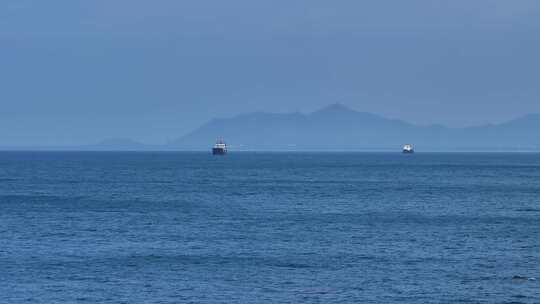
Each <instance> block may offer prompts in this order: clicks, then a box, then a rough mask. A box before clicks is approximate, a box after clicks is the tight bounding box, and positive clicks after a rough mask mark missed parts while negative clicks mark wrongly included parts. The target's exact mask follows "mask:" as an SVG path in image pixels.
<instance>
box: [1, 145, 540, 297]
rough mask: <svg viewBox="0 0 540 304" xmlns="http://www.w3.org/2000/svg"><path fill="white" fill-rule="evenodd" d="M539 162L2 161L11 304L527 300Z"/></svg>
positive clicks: (243, 156)
mask: <svg viewBox="0 0 540 304" xmlns="http://www.w3.org/2000/svg"><path fill="white" fill-rule="evenodd" d="M539 193H540V155H539V154H480V153H477V154H444V153H439V154H429V153H417V154H415V155H402V154H398V153H231V154H229V155H228V156H226V157H212V156H211V155H209V153H90V152H89V153H86V152H85V153H77V152H73V153H62V152H48V153H42V152H1V153H0V235H1V239H0V269H1V271H0V282H2V284H0V295H2V301H5V302H6V303H70V302H71V303H73V302H89V303H98V302H99V303H103V302H108V303H178V302H185V303H190V302H191V303H538V302H540V296H539V293H538V291H539V290H540V205H539V199H538V194H539Z"/></svg>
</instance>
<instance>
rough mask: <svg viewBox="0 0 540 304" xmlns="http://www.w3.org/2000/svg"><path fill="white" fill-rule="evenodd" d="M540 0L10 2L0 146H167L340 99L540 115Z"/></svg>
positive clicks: (0, 53)
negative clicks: (221, 126) (244, 117)
mask: <svg viewBox="0 0 540 304" xmlns="http://www.w3.org/2000/svg"><path fill="white" fill-rule="evenodd" d="M539 37H540V1H537V0H519V1H508V0H489V1H488V0H475V1H471V0H447V1H438V0H424V1H419V0H408V1H403V0H394V1H391V0H364V1H358V0H340V1H322V0H274V1H254V0H228V1H222V0H215V1H210V0H193V1H190V0H183V1H178V0H155V1H147V0H92V1H83V0H48V1H43V0H33V1H30V0H3V1H1V2H0V145H1V146H6V145H78V144H86V143H93V142H97V141H100V140H102V139H105V138H111V137H122V138H132V139H135V140H138V141H141V142H145V143H151V144H158V143H165V142H168V141H171V140H174V139H176V138H178V137H180V136H182V135H184V134H186V133H188V132H189V131H191V130H192V129H194V128H196V127H197V126H199V125H201V124H202V123H204V122H205V121H207V120H209V119H212V118H215V117H230V116H234V115H237V114H240V113H246V112H253V111H265V112H295V111H300V112H306V113H309V112H311V111H314V110H317V109H318V108H321V107H324V106H325V105H328V104H332V103H336V102H339V103H342V104H344V105H347V106H349V107H351V108H353V109H355V110H358V111H364V112H372V113H376V114H380V115H382V116H385V117H390V118H400V119H403V120H406V121H409V122H413V123H417V124H434V123H435V124H444V125H448V126H452V127H462V126H470V125H479V124H486V123H498V122H502V121H506V120H510V119H514V118H516V117H519V116H522V115H525V114H529V113H540V77H539V76H540V57H539V55H538V54H540V38H539Z"/></svg>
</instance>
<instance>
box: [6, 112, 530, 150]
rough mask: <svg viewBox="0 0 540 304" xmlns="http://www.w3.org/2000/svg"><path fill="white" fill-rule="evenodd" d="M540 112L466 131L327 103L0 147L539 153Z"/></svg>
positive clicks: (7, 148)
mask: <svg viewBox="0 0 540 304" xmlns="http://www.w3.org/2000/svg"><path fill="white" fill-rule="evenodd" d="M539 131H540V114H530V115H526V116H524V117H521V118H518V119H515V120H512V121H509V122H505V123H501V124H490V125H484V126H477V127H469V128H448V127H445V126H441V125H430V126H421V125H415V124H411V123H408V122H405V121H402V120H397V119H387V118H384V117H381V116H378V115H375V114H371V113H365V112H358V111H354V110H352V109H349V108H347V107H345V106H343V105H341V104H333V105H330V106H327V107H325V108H323V109H320V110H318V111H315V112H313V113H310V114H302V113H286V114H275V113H263V112H256V113H248V114H242V115H238V116H235V117H232V118H223V119H213V120H211V121H209V122H207V123H205V124H203V125H202V126H200V127H199V128H197V129H196V130H194V131H192V132H191V133H189V134H187V135H185V136H183V137H181V138H179V139H177V140H175V141H173V142H171V143H169V144H166V145H145V144H142V143H139V142H136V141H133V140H130V139H121V138H120V139H118V138H117V139H107V140H104V141H102V142H99V143H97V144H92V145H85V146H69V147H37V146H36V147H28V146H27V147H2V148H1V149H2V150H74V151H75V150H76V151H158V150H164V151H166V150H205V151H208V150H209V149H210V148H211V146H212V145H213V144H214V142H215V140H216V139H217V138H223V139H224V140H225V141H226V142H227V143H228V145H229V148H230V151H242V150H248V151H249V150H259V151H279V150H299V151H303V150H311V151H332V150H345V151H347V150H350V151H400V150H401V147H402V145H403V144H406V143H412V144H414V145H415V149H416V151H540V135H539Z"/></svg>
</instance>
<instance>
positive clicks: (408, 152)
mask: <svg viewBox="0 0 540 304" xmlns="http://www.w3.org/2000/svg"><path fill="white" fill-rule="evenodd" d="M413 153H414V150H403V154H413Z"/></svg>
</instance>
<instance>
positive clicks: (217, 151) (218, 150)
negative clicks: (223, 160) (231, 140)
mask: <svg viewBox="0 0 540 304" xmlns="http://www.w3.org/2000/svg"><path fill="white" fill-rule="evenodd" d="M212 154H214V155H225V154H227V144H226V143H225V142H224V141H223V140H222V139H218V140H217V141H216V144H215V145H214V147H213V148H212Z"/></svg>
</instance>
